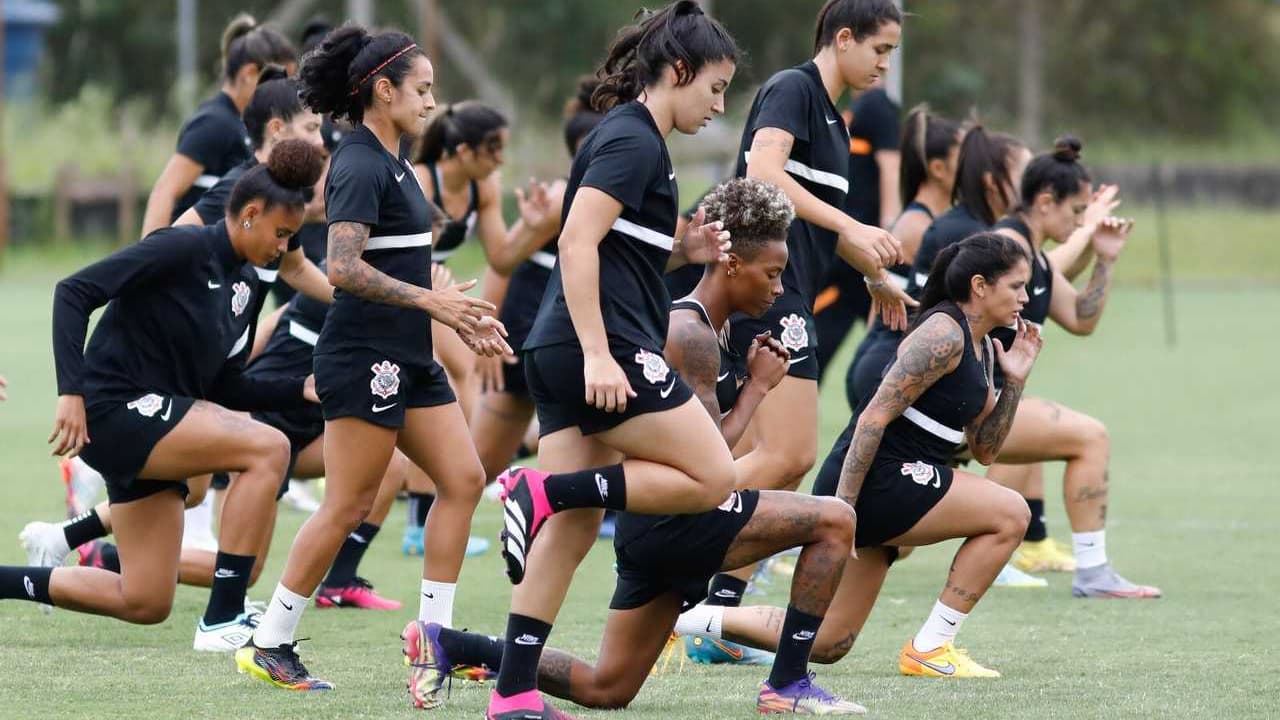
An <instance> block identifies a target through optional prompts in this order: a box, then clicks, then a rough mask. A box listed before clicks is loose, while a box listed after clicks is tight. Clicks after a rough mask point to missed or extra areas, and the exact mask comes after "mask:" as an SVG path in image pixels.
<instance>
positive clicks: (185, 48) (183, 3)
mask: <svg viewBox="0 0 1280 720" xmlns="http://www.w3.org/2000/svg"><path fill="white" fill-rule="evenodd" d="M197 2H198V0H178V19H177V24H176V25H175V26H174V32H175V33H176V36H177V37H176V38H175V39H176V41H177V45H178V104H179V105H180V106H181V110H182V114H183V115H184V116H186V115H188V114H190V113H191V111H192V110H194V109H195V107H196V85H197V81H196V50H197V49H198V48H197V46H196V17H197V15H198V12H197V10H198V8H197V7H196V3H197Z"/></svg>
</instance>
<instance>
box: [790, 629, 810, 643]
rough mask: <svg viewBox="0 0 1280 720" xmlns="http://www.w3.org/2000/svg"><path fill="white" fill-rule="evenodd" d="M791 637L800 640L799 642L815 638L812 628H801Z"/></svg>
mask: <svg viewBox="0 0 1280 720" xmlns="http://www.w3.org/2000/svg"><path fill="white" fill-rule="evenodd" d="M791 639H792V640H798V641H799V642H809V641H810V640H812V639H813V631H812V630H801V631H800V632H798V633H796V634H794V635H792V636H791Z"/></svg>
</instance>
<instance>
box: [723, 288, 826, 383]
mask: <svg viewBox="0 0 1280 720" xmlns="http://www.w3.org/2000/svg"><path fill="white" fill-rule="evenodd" d="M766 330H768V331H769V332H770V333H772V334H773V337H774V338H776V339H777V340H778V342H780V343H782V346H783V347H785V348H786V349H787V352H789V353H791V368H790V369H789V370H787V374H788V375H790V376H791V377H798V378H803V379H805V380H817V379H818V335H817V327H816V325H815V324H814V321H813V314H812V313H811V312H809V308H807V307H805V305H804V300H803V299H802V298H801V297H800V295H799V294H798V293H793V292H791V291H790V290H788V291H787V292H786V293H784V294H783V295H782V297H780V298H778V301H777V302H775V303H774V304H773V307H772V308H770V309H769V311H768V312H766V313H765V314H764V315H762V316H760V317H759V318H753V317H751V316H749V315H742V314H738V315H734V316H733V318H732V319H731V321H730V323H729V334H730V337H729V344H730V346H732V348H733V350H734V351H735V352H737V353H738V354H739V355H740V356H742V357H746V356H747V350H748V349H749V348H750V347H751V341H752V340H753V339H755V336H756V335H759V334H760V333H762V332H764V331H766Z"/></svg>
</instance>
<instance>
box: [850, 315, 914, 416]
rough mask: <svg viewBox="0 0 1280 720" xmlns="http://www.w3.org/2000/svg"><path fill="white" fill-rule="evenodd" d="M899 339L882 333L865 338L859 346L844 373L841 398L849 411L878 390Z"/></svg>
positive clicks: (887, 333) (896, 334)
mask: <svg viewBox="0 0 1280 720" xmlns="http://www.w3.org/2000/svg"><path fill="white" fill-rule="evenodd" d="M901 341H902V335H901V334H900V333H895V332H891V331H883V332H879V333H873V334H871V335H868V336H867V337H866V339H864V340H863V341H862V343H861V344H860V345H858V351H857V352H856V353H854V355H853V362H851V363H849V371H848V372H847V373H845V378H844V394H845V399H846V400H848V401H849V407H850V408H851V409H852V408H856V407H858V405H859V403H861V402H862V400H863V398H865V397H867V396H868V395H871V394H873V393H874V392H875V391H876V389H877V388H879V387H880V380H881V379H883V378H884V373H885V370H887V369H888V367H889V365H890V364H892V363H893V361H894V360H895V359H896V358H897V356H898V344H899V343H900V342H901Z"/></svg>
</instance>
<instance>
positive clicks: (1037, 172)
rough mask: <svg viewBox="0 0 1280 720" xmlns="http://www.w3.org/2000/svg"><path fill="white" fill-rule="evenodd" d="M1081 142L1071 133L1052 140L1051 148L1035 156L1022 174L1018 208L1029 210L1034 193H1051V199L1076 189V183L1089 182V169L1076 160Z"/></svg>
mask: <svg viewBox="0 0 1280 720" xmlns="http://www.w3.org/2000/svg"><path fill="white" fill-rule="evenodd" d="M1083 148H1084V144H1083V143H1081V142H1080V139H1079V138H1077V137H1075V136H1074V135H1063V136H1062V137H1060V138H1058V139H1057V140H1055V141H1054V143H1053V151H1052V152H1048V153H1044V154H1042V155H1037V156H1036V157H1035V158H1034V159H1032V161H1031V163H1030V164H1028V165H1027V170H1026V172H1024V173H1023V174H1022V189H1021V190H1022V192H1021V195H1022V198H1021V200H1022V201H1021V204H1020V205H1019V206H1018V209H1019V210H1023V211H1025V210H1029V209H1030V208H1031V205H1032V204H1033V203H1035V200H1036V196H1037V195H1039V194H1040V193H1042V192H1046V191H1047V192H1051V193H1053V200H1054V202H1062V200H1063V199H1064V198H1067V197H1070V196H1071V195H1075V194H1076V193H1078V192H1080V186H1081V185H1082V184H1087V183H1089V182H1091V180H1090V178H1089V171H1088V170H1087V169H1086V168H1085V166H1084V165H1083V164H1082V163H1081V162H1080V151H1081V150H1082V149H1083Z"/></svg>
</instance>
